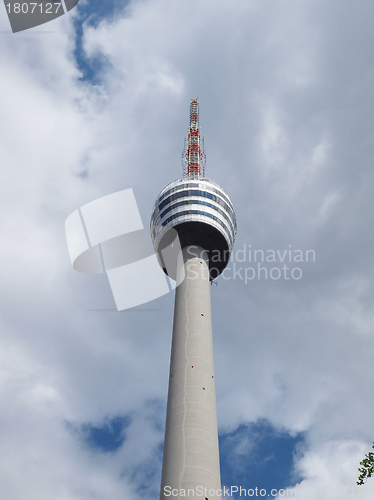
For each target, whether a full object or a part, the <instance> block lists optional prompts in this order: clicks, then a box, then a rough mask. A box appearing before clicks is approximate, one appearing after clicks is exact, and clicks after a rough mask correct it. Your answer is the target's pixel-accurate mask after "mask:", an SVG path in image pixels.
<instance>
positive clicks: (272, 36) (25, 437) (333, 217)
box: [0, 0, 374, 500]
mask: <svg viewBox="0 0 374 500" xmlns="http://www.w3.org/2000/svg"><path fill="white" fill-rule="evenodd" d="M373 19H374V4H373V2H371V1H370V0H357V1H355V2H352V1H350V0H329V1H326V0H178V1H175V0H130V1H127V0H107V1H106V2H105V3H104V2H100V1H98V0H81V1H80V2H79V5H78V6H77V7H76V8H74V9H72V10H71V11H70V12H69V13H67V14H66V15H63V16H61V17H60V18H58V19H55V20H53V21H51V22H49V23H48V24H44V25H42V26H38V27H35V28H32V29H30V30H27V31H24V32H20V33H16V34H13V33H12V32H11V29H10V26H9V22H8V18H7V15H6V11H5V8H0V67H1V72H0V92H1V98H0V176H1V181H0V185H1V197H0V204H1V209H0V228H1V235H2V239H1V241H2V243H1V245H0V256H1V262H2V266H1V280H0V299H1V311H0V398H1V404H0V450H1V453H0V498H2V499H9V500H26V499H27V500H34V499H35V500H36V499H37V500H50V499H51V498H53V500H91V499H94V500H108V499H110V500H151V499H154V498H158V495H159V487H160V476H161V461H162V447H163V437H164V436H163V434H164V423H165V413H166V398H167V385H168V371H169V358H170V343H171V330H172V314H173V293H170V294H168V295H165V296H163V297H161V298H159V299H157V300H154V301H152V302H150V303H148V304H144V305H142V306H139V307H137V308H134V309H131V310H126V311H123V312H116V311H115V304H114V300H113V296H112V294H111V290H110V287H109V283H108V280H107V278H106V276H105V275H90V274H83V273H78V272H76V271H74V270H73V268H72V266H71V263H70V260H69V255H68V251H67V245H66V238H65V220H66V218H67V217H68V216H69V215H70V214H71V213H72V212H73V211H74V210H76V209H77V208H78V207H80V206H82V205H84V204H85V203H88V202H90V201H92V200H95V199H98V198H100V197H102V196H105V195H108V194H111V193H113V192H116V191H118V190H121V189H127V188H132V189H133V190H134V193H135V196H136V200H137V203H138V207H139V211H140V214H141V217H142V221H143V224H144V225H145V226H146V225H147V224H148V223H149V219H150V215H151V211H152V207H153V203H154V201H155V199H156V196H157V194H158V193H159V192H160V191H161V189H163V187H164V186H165V185H166V184H168V183H169V182H170V181H172V180H174V179H176V178H178V177H180V176H181V172H182V168H181V152H182V148H183V140H184V137H185V136H186V135H187V133H188V124H189V116H188V113H189V104H190V100H191V99H192V98H196V97H198V98H199V103H200V125H201V129H202V134H203V135H204V137H205V149H206V155H207V165H206V174H207V176H208V177H210V178H212V179H214V180H215V181H216V182H218V183H219V184H221V185H222V186H223V187H224V188H225V189H226V190H227V192H228V193H229V195H230V197H231V199H232V201H233V203H234V206H235V210H236V216H237V224H238V233H237V238H236V242H235V246H234V250H233V255H232V260H231V262H230V263H229V266H228V269H227V271H226V272H225V274H224V276H221V277H220V278H218V279H217V285H216V286H215V285H213V286H212V287H211V295H212V315H213V336H214V355H215V379H216V393H217V415H218V427H219V441H220V454H221V476H222V485H224V486H227V487H231V486H238V487H240V486H241V487H242V488H244V489H246V490H247V491H248V490H249V489H253V490H254V489H255V488H256V487H257V488H258V490H260V488H264V489H266V492H267V494H268V493H269V492H270V490H271V489H277V490H281V489H283V490H281V491H280V495H278V497H277V498H283V497H285V496H286V489H287V488H289V489H292V490H294V491H293V496H294V497H295V496H296V498H298V499H300V500H307V499H310V500H316V499H321V498H322V499H325V498H339V499H355V498H357V497H358V496H362V497H366V498H372V495H373V492H374V480H373V479H371V480H370V479H369V480H368V482H367V483H366V484H365V485H363V486H360V487H358V486H356V485H355V483H356V480H357V476H358V471H357V468H358V467H359V463H360V461H361V460H362V459H363V458H364V456H365V454H366V453H368V452H369V451H370V450H371V446H372V442H373V440H374V429H373V421H374V402H373V399H372V394H373V392H374V372H373V359H374V335H373V333H374V332H373V327H374V321H373V319H374V315H373V299H374V289H373V277H374V259H373V246H374V234H373V230H372V229H373V222H374V221H373V218H374V201H373V200H374V197H373V192H374V173H373V157H374V155H373V149H374V139H373V137H374V136H373V130H374V95H373V89H374V31H373V29H372V26H373ZM256 251H257V252H256ZM283 266H286V267H287V270H286V271H285V270H284V267H283ZM290 494H291V493H290ZM233 498H241V497H240V496H239V494H237V495H234V496H233ZM274 498H275V497H274Z"/></svg>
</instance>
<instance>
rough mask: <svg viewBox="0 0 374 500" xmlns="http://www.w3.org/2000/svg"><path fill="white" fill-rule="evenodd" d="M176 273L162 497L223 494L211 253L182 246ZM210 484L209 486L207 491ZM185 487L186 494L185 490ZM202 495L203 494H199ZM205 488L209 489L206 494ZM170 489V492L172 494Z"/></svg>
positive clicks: (219, 496)
mask: <svg viewBox="0 0 374 500" xmlns="http://www.w3.org/2000/svg"><path fill="white" fill-rule="evenodd" d="M183 259H184V266H183V270H182V271H178V273H181V272H183V271H184V279H183V276H181V275H179V276H178V277H177V283H180V284H179V285H178V287H177V289H176V295H175V309H174V324H173V338H172V349H171V361H170V375H169V393H168V403H167V415H166V427H165V443H164V457H163V465H162V479H161V495H160V500H166V498H170V492H171V491H172V490H174V491H175V490H176V491H177V492H178V494H177V496H176V495H174V494H172V498H176V499H179V498H183V497H185V496H187V492H188V490H190V494H189V495H188V496H190V497H192V495H193V494H192V491H194V496H195V497H198V496H200V498H203V499H204V498H208V499H209V500H213V499H214V500H218V499H221V494H220V488H221V478H220V468H219V452H218V432H217V414H216V394H215V380H214V363H213V339H212V319H211V307H210V281H209V279H210V278H209V262H208V256H207V252H206V251H204V249H203V248H201V247H198V246H196V245H192V246H187V247H185V248H184V249H183ZM205 488H206V490H205ZM182 490H184V492H185V494H183V492H182ZM199 492H201V493H200V495H198V493H199ZM202 492H206V493H205V494H204V495H202ZM168 493H169V494H168Z"/></svg>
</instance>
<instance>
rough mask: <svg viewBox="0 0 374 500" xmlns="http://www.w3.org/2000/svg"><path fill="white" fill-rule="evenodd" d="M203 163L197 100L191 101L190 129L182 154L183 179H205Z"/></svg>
mask: <svg viewBox="0 0 374 500" xmlns="http://www.w3.org/2000/svg"><path fill="white" fill-rule="evenodd" d="M205 163H206V156H205V150H204V138H203V137H201V135H200V125H199V99H191V105H190V129H189V131H188V137H187V138H186V139H184V149H183V153H182V165H183V177H184V178H190V179H191V178H193V179H196V178H199V177H205Z"/></svg>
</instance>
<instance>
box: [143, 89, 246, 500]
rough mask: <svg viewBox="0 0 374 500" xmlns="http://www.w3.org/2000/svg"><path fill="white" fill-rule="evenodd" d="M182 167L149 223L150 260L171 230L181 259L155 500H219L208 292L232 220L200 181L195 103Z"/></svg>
mask: <svg viewBox="0 0 374 500" xmlns="http://www.w3.org/2000/svg"><path fill="white" fill-rule="evenodd" d="M183 160H184V161H183V163H184V168H183V177H182V179H178V180H176V181H173V182H171V183H170V184H168V185H167V186H166V187H165V188H164V189H163V190H162V191H161V193H160V194H159V195H158V197H157V199H156V203H155V206H154V208H153V212H152V217H151V235H152V241H153V245H154V248H155V251H156V253H157V254H158V255H159V256H160V255H161V250H162V249H163V248H166V247H167V246H168V245H169V244H170V238H172V237H171V236H170V235H171V233H172V232H173V231H171V229H174V230H175V231H177V233H178V236H179V240H180V244H181V248H182V252H181V255H180V256H179V258H180V259H182V258H183V261H182V265H181V266H179V267H178V269H177V271H176V275H174V276H171V277H172V278H174V279H176V282H177V285H178V286H177V288H176V293H175V309H174V323H173V336H172V347H171V360H170V375H169V392H168V402H167V413H166V426H165V442H164V456H163V464H162V478H161V494H160V500H165V499H166V498H176V499H180V498H184V497H186V496H187V497H193V495H194V496H195V497H200V498H202V499H204V498H205V500H213V499H215V500H217V499H220V498H221V497H222V495H221V491H220V490H221V475H220V466H219V451H218V430H217V411H216V393H215V381H214V364H213V339H212V319H211V307H210V286H209V285H210V281H211V280H213V279H214V278H216V277H217V276H219V275H220V274H221V273H222V271H223V270H224V269H225V267H226V265H227V263H228V261H229V258H230V252H231V249H232V247H233V244H234V240H235V235H236V218H235V211H234V207H233V205H232V203H231V200H230V198H229V196H228V195H227V193H226V192H225V191H224V190H223V189H222V187H221V186H219V185H218V184H217V183H215V182H214V181H212V180H210V179H207V178H206V177H205V170H204V166H205V153H204V142H203V139H202V138H201V136H200V126H199V103H198V99H192V100H191V107H190V128H189V133H188V138H187V140H185V148H184V152H183ZM160 261H161V262H162V259H161V258H160ZM161 266H162V267H163V268H164V271H165V272H166V273H167V274H170V271H169V269H166V267H165V266H163V264H162V263H161Z"/></svg>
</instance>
